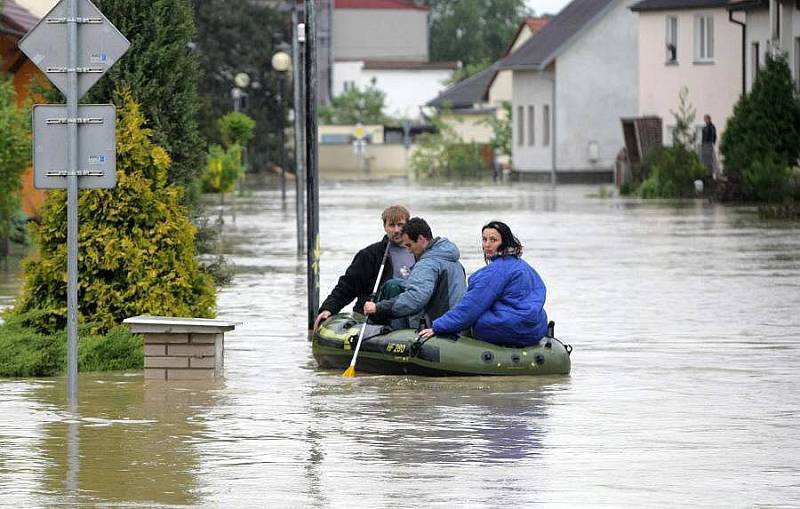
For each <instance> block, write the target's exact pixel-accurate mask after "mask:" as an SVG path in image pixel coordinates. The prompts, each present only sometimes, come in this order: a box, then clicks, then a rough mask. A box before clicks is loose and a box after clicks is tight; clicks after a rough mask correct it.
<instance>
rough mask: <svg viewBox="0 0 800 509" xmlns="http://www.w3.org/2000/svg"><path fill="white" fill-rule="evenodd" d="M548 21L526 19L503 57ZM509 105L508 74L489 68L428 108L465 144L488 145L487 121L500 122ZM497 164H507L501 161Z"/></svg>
mask: <svg viewBox="0 0 800 509" xmlns="http://www.w3.org/2000/svg"><path fill="white" fill-rule="evenodd" d="M548 19H549V17H539V18H535V17H528V18H525V19H524V20H522V22H520V24H519V27H518V28H517V30H516V31H515V32H514V36H513V37H512V38H511V41H510V42H509V45H508V47H507V48H506V50H505V51H504V52H503V57H505V56H507V55H509V54H511V53H512V52H513V51H514V50H515V49H517V48H518V47H520V46H521V45H522V44H523V43H524V42H525V41H527V40H528V39H530V37H531V36H532V35H533V34H534V33H535V32H536V31H538V30H540V29H541V28H542V27H543V26H544V25H545V24H546V23H547V21H548ZM506 101H509V102H510V101H511V71H509V70H498V69H497V65H496V63H495V64H492V65H490V66H489V67H487V68H486V69H484V70H482V71H480V72H478V73H476V74H474V75H472V76H470V77H468V78H466V79H464V80H461V81H459V82H458V83H454V84H452V85H450V86H449V87H448V88H447V89H445V90H443V91H442V92H441V93H439V95H438V96H437V97H436V98H434V99H433V100H431V101H428V103H427V105H426V106H428V107H432V108H436V109H438V110H440V111H444V113H443V115H444V120H445V121H446V122H448V124H449V125H450V126H451V127H453V128H454V129H455V131H456V133H457V134H458V135H459V136H460V137H461V138H462V139H463V140H464V141H467V142H475V143H489V142H490V140H491V139H492V130H491V128H490V127H489V125H488V124H487V122H486V121H487V119H489V118H490V117H493V116H494V117H499V118H502V117H504V116H505V112H504V110H503V108H502V105H503V103H504V102H506ZM500 162H501V163H507V162H508V161H506V160H505V159H504V158H501V159H500Z"/></svg>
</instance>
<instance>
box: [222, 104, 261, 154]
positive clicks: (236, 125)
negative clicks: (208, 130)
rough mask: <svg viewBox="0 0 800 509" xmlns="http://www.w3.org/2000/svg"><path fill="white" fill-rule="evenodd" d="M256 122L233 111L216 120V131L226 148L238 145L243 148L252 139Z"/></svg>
mask: <svg viewBox="0 0 800 509" xmlns="http://www.w3.org/2000/svg"><path fill="white" fill-rule="evenodd" d="M255 127H256V122H255V120H253V119H252V118H250V117H248V116H247V115H245V114H244V113H240V112H238V111H234V112H231V113H228V114H227V115H225V116H224V117H222V118H220V119H219V120H217V129H219V132H220V135H221V136H222V143H224V144H225V146H226V147H229V146H231V145H239V146H240V147H244V146H245V145H247V143H248V142H249V141H250V140H252V139H253V129H255Z"/></svg>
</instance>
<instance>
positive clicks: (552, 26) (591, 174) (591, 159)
mask: <svg viewBox="0 0 800 509" xmlns="http://www.w3.org/2000/svg"><path fill="white" fill-rule="evenodd" d="M632 3H633V2H631V1H630V0H573V1H572V2H571V3H569V4H568V5H567V6H566V7H564V8H563V9H562V10H561V11H560V12H559V13H558V14H557V15H556V16H554V17H553V18H551V19H550V20H549V21H548V22H547V24H546V25H545V26H544V27H543V28H542V29H541V30H539V31H538V32H537V33H536V34H534V35H533V36H532V37H531V38H530V39H529V40H528V41H526V42H525V43H524V44H522V45H521V46H520V47H519V48H517V49H516V51H514V52H513V53H511V54H510V55H508V56H507V57H505V58H503V59H502V60H500V62H498V68H499V69H507V70H510V71H512V89H513V92H512V105H513V111H512V130H513V136H514V139H513V144H512V147H513V148H512V160H513V171H514V174H515V176H516V177H517V178H520V179H524V180H545V181H555V182H572V181H595V182H610V181H611V178H612V171H611V169H612V166H613V162H614V159H615V157H616V155H617V153H618V152H619V150H620V149H621V148H622V146H623V144H624V142H623V137H622V129H621V128H620V117H630V116H636V114H637V113H638V95H639V87H638V79H639V70H638V55H639V50H638V42H639V41H638V24H637V19H636V15H635V14H634V13H633V12H632V11H631V10H630V9H629V7H630V5H631V4H632Z"/></svg>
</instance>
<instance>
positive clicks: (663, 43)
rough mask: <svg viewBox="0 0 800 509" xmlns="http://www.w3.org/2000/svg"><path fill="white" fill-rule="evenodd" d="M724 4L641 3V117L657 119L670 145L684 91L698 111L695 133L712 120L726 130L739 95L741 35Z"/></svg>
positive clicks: (693, 0) (707, 0) (713, 0)
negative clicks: (685, 89) (709, 119)
mask: <svg viewBox="0 0 800 509" xmlns="http://www.w3.org/2000/svg"><path fill="white" fill-rule="evenodd" d="M727 4H728V0H643V1H640V2H638V3H636V4H634V5H633V6H632V7H631V10H632V11H634V12H635V13H637V14H638V16H639V115H640V116H657V117H660V118H661V119H662V121H663V125H664V130H663V132H664V140H663V143H664V144H665V145H669V144H671V143H672V130H673V128H674V126H675V118H674V115H673V114H672V112H673V111H677V110H678V104H679V100H678V94H679V93H680V90H681V88H682V87H686V88H687V89H688V91H689V95H688V101H689V102H690V103H691V104H692V105H693V106H694V108H695V110H696V116H695V129H696V131H697V134H698V136H697V140H698V142H699V140H700V136H699V131H700V130H701V129H702V127H703V115H705V114H708V115H710V116H711V119H712V121H713V122H714V124H715V125H716V126H717V131H718V135H721V134H722V131H724V130H725V125H726V122H727V119H728V117H729V116H730V115H731V113H733V106H734V104H736V101H737V100H738V99H739V96H740V95H741V93H742V76H743V71H742V61H743V60H742V50H741V47H742V30H741V27H740V26H739V25H737V24H735V23H732V22H731V21H730V20H729V19H728V9H727Z"/></svg>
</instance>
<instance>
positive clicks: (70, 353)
mask: <svg viewBox="0 0 800 509" xmlns="http://www.w3.org/2000/svg"><path fill="white" fill-rule="evenodd" d="M77 18H78V5H77V0H67V34H68V35H67V37H68V43H67V55H68V57H67V73H68V74H67V94H66V96H67V119H77V118H78V69H77V68H78V22H77ZM67 147H68V148H67V161H68V164H67V379H68V384H69V388H68V391H67V395H68V396H67V397H68V399H69V400H70V401H74V400H75V399H76V397H77V394H78V169H79V168H78V124H77V122H69V123H68V124H67Z"/></svg>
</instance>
